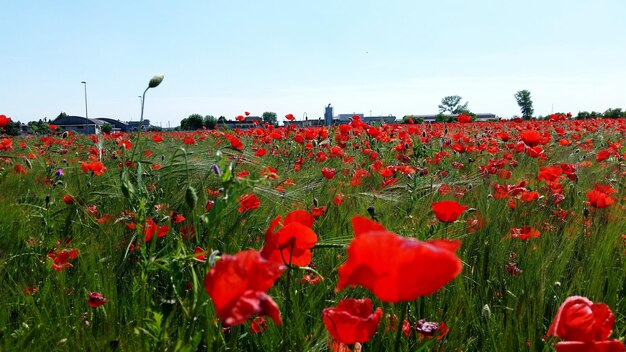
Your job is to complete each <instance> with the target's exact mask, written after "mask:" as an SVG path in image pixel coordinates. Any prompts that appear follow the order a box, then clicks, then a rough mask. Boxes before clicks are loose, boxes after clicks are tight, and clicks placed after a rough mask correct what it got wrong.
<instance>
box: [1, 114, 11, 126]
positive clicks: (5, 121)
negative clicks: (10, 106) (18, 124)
mask: <svg viewBox="0 0 626 352" xmlns="http://www.w3.org/2000/svg"><path fill="white" fill-rule="evenodd" d="M9 122H11V119H10V118H8V117H6V116H5V115H0V128H2V127H4V126H6V125H8V124H9Z"/></svg>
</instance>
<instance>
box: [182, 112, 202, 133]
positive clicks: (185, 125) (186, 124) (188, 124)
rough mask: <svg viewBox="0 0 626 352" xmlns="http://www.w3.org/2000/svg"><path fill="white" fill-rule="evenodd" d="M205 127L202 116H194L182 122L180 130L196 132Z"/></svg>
mask: <svg viewBox="0 0 626 352" xmlns="http://www.w3.org/2000/svg"><path fill="white" fill-rule="evenodd" d="M202 126H204V118H203V117H202V115H200V114H192V115H189V117H187V118H184V119H182V120H181V121H180V128H181V130H183V131H195V130H199V129H201V128H202Z"/></svg>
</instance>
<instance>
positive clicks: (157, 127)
mask: <svg viewBox="0 0 626 352" xmlns="http://www.w3.org/2000/svg"><path fill="white" fill-rule="evenodd" d="M161 131H163V128H162V127H159V126H150V127H148V132H161Z"/></svg>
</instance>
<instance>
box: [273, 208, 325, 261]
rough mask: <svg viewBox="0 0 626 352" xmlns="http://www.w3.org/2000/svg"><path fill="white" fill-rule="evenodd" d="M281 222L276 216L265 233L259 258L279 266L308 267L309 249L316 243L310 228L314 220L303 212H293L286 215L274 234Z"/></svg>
mask: <svg viewBox="0 0 626 352" xmlns="http://www.w3.org/2000/svg"><path fill="white" fill-rule="evenodd" d="M281 220H282V217H280V216H277V217H276V218H275V219H274V220H273V221H272V223H271V224H270V227H269V228H268V229H267V231H266V232H265V244H264V245H263V249H262V250H261V256H262V257H263V258H265V259H268V260H271V261H273V262H276V263H280V264H283V263H284V264H293V265H298V266H307V265H309V263H311V257H312V254H311V248H313V246H315V244H316V243H317V234H315V232H314V231H313V229H312V228H311V227H312V226H313V222H314V221H315V219H314V218H313V216H312V215H311V214H309V213H308V212H307V211H305V210H295V211H292V212H291V213H289V214H287V216H286V217H285V221H284V222H283V226H282V227H281V228H280V230H278V231H276V232H274V229H275V228H276V226H278V225H279V224H280V221H281Z"/></svg>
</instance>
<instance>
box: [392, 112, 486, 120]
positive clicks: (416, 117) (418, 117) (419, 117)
mask: <svg viewBox="0 0 626 352" xmlns="http://www.w3.org/2000/svg"><path fill="white" fill-rule="evenodd" d="M475 115H476V121H488V120H496V119H497V118H498V117H497V116H496V115H495V114H491V113H479V114H475ZM437 116H439V114H436V115H405V116H404V117H405V118H411V119H413V120H414V121H415V122H417V121H416V120H420V121H423V122H436V121H437ZM444 116H445V117H451V118H454V119H455V120H456V118H457V117H458V116H459V114H451V115H444Z"/></svg>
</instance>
